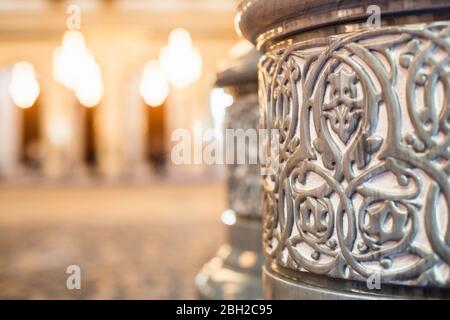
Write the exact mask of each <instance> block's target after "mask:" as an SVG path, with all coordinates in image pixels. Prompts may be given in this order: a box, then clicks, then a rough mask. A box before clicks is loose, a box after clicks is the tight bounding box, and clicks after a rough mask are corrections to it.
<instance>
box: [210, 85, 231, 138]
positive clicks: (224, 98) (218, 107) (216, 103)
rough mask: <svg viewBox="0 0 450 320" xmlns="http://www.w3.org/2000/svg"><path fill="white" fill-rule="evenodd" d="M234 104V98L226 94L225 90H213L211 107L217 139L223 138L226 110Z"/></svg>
mask: <svg viewBox="0 0 450 320" xmlns="http://www.w3.org/2000/svg"><path fill="white" fill-rule="evenodd" d="M232 104H233V96H231V95H230V94H228V93H226V92H225V90H224V89H223V88H214V89H212V90H211V95H210V107H211V114H212V117H213V121H214V129H215V135H216V138H221V137H222V127H223V120H224V118H225V109H226V108H227V107H229V106H231V105H232Z"/></svg>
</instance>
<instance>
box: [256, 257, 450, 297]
mask: <svg viewBox="0 0 450 320" xmlns="http://www.w3.org/2000/svg"><path fill="white" fill-rule="evenodd" d="M262 272H263V287H264V298H265V299H269V300H374V299H376V300H399V299H400V300H404V299H449V298H450V296H449V295H450V292H449V291H448V290H446V289H442V290H439V289H427V288H421V287H406V286H402V285H392V284H391V285H388V284H382V285H381V288H380V290H369V289H367V288H366V285H365V283H363V282H357V281H351V280H340V279H331V278H328V277H325V276H318V275H313V274H310V273H303V275H302V276H301V277H298V276H297V277H296V278H295V280H294V278H292V279H291V278H288V277H287V276H284V275H280V274H279V273H277V272H275V271H273V270H272V269H271V268H270V266H269V265H265V266H264V267H263V271H262Z"/></svg>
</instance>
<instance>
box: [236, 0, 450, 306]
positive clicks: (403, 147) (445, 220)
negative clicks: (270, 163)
mask: <svg viewBox="0 0 450 320" xmlns="http://www.w3.org/2000/svg"><path fill="white" fill-rule="evenodd" d="M373 5H378V7H374V6H373ZM239 8H240V9H239V11H238V15H237V22H238V25H239V28H240V30H241V32H242V34H243V35H244V36H245V37H247V39H249V40H251V41H253V42H254V43H255V44H256V45H257V47H258V48H259V49H260V50H261V52H262V53H263V54H264V55H263V57H262V58H261V60H260V64H259V91H260V104H261V108H262V113H261V114H262V119H261V125H262V128H265V129H276V130H278V131H279V136H280V139H279V141H277V143H278V144H279V161H280V165H279V168H278V170H277V171H276V172H275V174H274V175H268V176H266V177H265V179H264V185H263V189H264V195H263V198H264V199H263V205H262V211H263V221H264V235H263V242H264V252H265V255H266V257H267V263H266V264H265V267H264V292H265V297H266V298H269V299H280V298H281V299H370V298H386V299H390V298H448V297H450V214H449V212H450V179H449V177H450V104H449V99H450V20H449V17H450V2H448V1H438V0H432V1H408V0H391V1H373V0H369V1H365V0H361V1H334V0H333V1H332V0H319V1H317V0H316V1H295V0H266V1H262V0H251V1H250V0H248V1H247V0H245V1H242V3H241V4H240V7H239ZM377 12H380V13H381V20H380V21H381V25H377V24H376V21H377V18H378V16H377V14H376V13H377ZM369 16H371V18H370V19H367V17H369Z"/></svg>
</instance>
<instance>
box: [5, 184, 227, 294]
mask: <svg viewBox="0 0 450 320" xmlns="http://www.w3.org/2000/svg"><path fill="white" fill-rule="evenodd" d="M224 207H225V192H224V188H223V187H222V185H220V184H218V183H217V184H215V183H211V184H208V183H197V184H193V185H192V184H190V185H188V184H179V183H177V184H174V183H172V184H171V183H169V182H164V183H159V184H154V185H152V186H145V187H143V186H141V187H137V186H133V187H118V186H102V187H98V186H97V187H94V186H90V187H81V186H80V187H74V186H68V187H61V186H59V187H58V186H45V187H44V186H41V187H39V186H34V187H31V186H29V187H17V186H15V187H1V188H0V299H5V298H6V299H10V298H24V299H191V298H192V299H193V298H196V294H195V288H194V277H195V275H196V273H197V272H198V271H199V270H200V268H201V266H202V264H203V263H204V262H206V261H207V260H208V259H209V258H210V257H211V256H212V255H213V254H214V253H215V251H216V250H217V248H218V246H219V245H220V243H221V242H222V240H223V237H224V235H223V231H222V230H223V228H222V227H221V224H220V220H219V217H220V213H221V211H222V210H223V209H224ZM72 264H76V265H79V266H80V267H81V279H82V280H81V286H82V288H81V290H68V289H66V278H67V276H68V275H67V274H66V273H65V271H66V268H67V266H69V265H72Z"/></svg>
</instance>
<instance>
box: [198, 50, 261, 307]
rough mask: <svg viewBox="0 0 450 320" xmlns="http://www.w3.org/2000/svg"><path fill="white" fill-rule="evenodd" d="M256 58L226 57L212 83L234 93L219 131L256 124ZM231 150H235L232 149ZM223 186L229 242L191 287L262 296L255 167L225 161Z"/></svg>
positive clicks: (204, 294) (221, 294)
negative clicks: (224, 187) (221, 70)
mask: <svg viewBox="0 0 450 320" xmlns="http://www.w3.org/2000/svg"><path fill="white" fill-rule="evenodd" d="M258 59H259V54H258V53H257V52H256V50H253V51H251V52H250V53H248V54H246V55H245V56H243V57H241V58H239V59H236V60H233V61H230V63H229V65H228V66H227V68H226V69H225V70H224V71H223V72H220V73H219V74H218V76H217V81H216V86H217V87H222V88H225V89H226V90H227V91H228V92H230V93H231V94H232V95H233V97H234V102H233V104H232V105H231V106H230V107H228V108H227V109H226V115H225V121H224V129H243V130H244V131H245V130H247V129H257V128H258V121H259V104H258V93H257V62H258ZM226 142H227V141H226ZM228 142H229V141H228ZM227 147H230V146H229V145H228V146H227ZM233 147H234V148H236V145H234V146H233ZM252 148H253V149H256V148H257V146H256V145H249V144H248V143H247V145H246V148H245V152H246V153H248V152H250V150H251V149H252ZM234 151H235V154H236V152H237V150H236V149H235V150H234ZM227 185H228V200H229V201H228V202H229V209H228V210H226V211H225V212H224V213H223V215H222V217H223V219H222V221H223V222H224V225H225V227H226V228H227V237H228V240H227V243H226V244H224V245H222V246H221V247H220V248H219V250H218V253H217V255H216V257H214V258H213V259H211V261H210V262H208V263H207V264H205V265H204V267H203V268H202V270H201V272H200V273H199V274H198V275H197V278H196V286H197V289H198V292H199V295H200V297H201V298H203V299H261V298H262V279H261V267H262V264H263V260H264V258H263V254H262V245H261V239H262V222H261V215H260V202H261V175H260V169H259V165H257V164H228V165H227Z"/></svg>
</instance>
